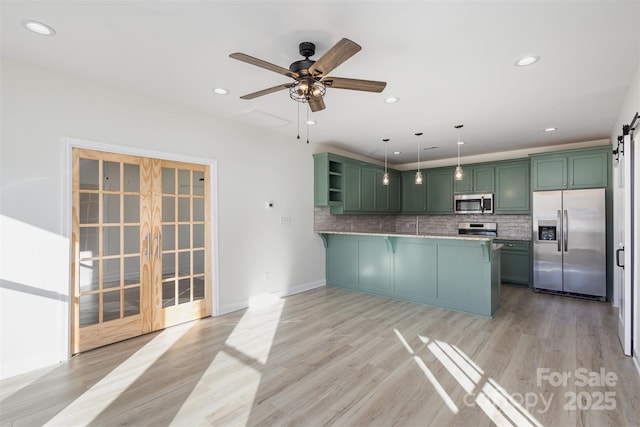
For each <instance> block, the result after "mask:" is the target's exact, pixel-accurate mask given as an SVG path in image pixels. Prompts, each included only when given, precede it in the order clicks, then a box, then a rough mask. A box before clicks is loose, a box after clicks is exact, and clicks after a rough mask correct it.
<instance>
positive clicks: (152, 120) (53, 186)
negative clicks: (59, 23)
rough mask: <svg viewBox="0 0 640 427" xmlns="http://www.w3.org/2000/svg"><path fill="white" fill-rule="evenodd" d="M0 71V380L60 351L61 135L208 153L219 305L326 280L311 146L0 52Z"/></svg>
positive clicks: (65, 250)
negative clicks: (214, 180) (286, 221)
mask: <svg viewBox="0 0 640 427" xmlns="http://www.w3.org/2000/svg"><path fill="white" fill-rule="evenodd" d="M1 71H2V74H1V84H2V86H1V90H2V99H1V123H0V124H1V127H2V131H1V132H2V133H1V150H0V157H1V158H0V165H1V167H0V180H1V181H0V186H1V188H2V195H1V199H0V203H1V204H0V214H1V216H0V220H1V223H0V242H1V243H0V278H1V279H2V283H1V287H0V299H1V301H0V308H1V313H0V322H1V325H0V333H1V337H2V349H1V353H0V357H1V372H0V378H6V377H9V376H12V375H15V374H18V373H21V372H25V371H28V370H33V369H36V368H40V367H44V366H47V365H51V364H54V363H56V362H58V361H60V360H64V359H65V358H66V357H67V354H68V353H67V352H68V338H69V337H68V330H69V325H68V318H69V307H68V295H69V286H70V282H69V277H68V271H69V263H70V259H69V243H68V235H66V233H68V231H67V230H68V229H69V218H65V217H64V215H63V212H64V206H63V204H64V192H65V191H67V190H66V188H64V186H63V183H64V178H65V173H66V171H65V170H64V167H63V165H64V164H65V158H64V144H63V142H62V138H63V137H73V138H81V139H84V140H90V141H97V142H102V143H109V144H115V145H120V146H129V147H136V148H139V149H145V150H153V151H156V152H163V153H176V154H178V155H186V156H195V157H204V158H208V159H215V160H217V169H218V183H219V185H218V188H217V191H218V212H217V214H218V245H219V246H218V252H219V271H218V277H219V304H220V308H221V311H223V312H224V311H229V310H232V309H235V308H241V307H243V306H245V305H246V304H247V301H248V299H249V298H250V297H251V296H252V295H256V294H260V293H265V292H272V293H278V294H287V293H291V292H294V291H298V290H301V289H305V288H308V287H313V286H319V285H322V284H323V283H324V278H325V276H324V247H323V245H322V242H321V240H320V238H319V237H318V236H316V235H315V234H314V233H313V158H312V155H311V154H312V152H313V149H314V148H313V146H312V145H307V144H305V143H303V142H300V141H298V140H296V139H293V138H287V137H284V136H282V135H279V134H276V133H274V132H271V131H268V130H264V129H261V128H257V127H252V126H247V125H243V124H240V123H237V122H235V121H227V120H222V119H218V118H215V117H211V116H208V115H205V114H202V113H200V112H196V111H191V110H187V109H184V108H181V107H178V106H172V105H168V104H165V103H161V102H157V101H154V100H151V99H148V98H143V97H140V96H137V95H135V94H132V93H126V92H123V91H120V90H118V89H114V88H109V87H104V86H99V85H96V84H94V83H91V82H88V81H79V80H75V79H73V78H71V77H67V76H63V75H59V74H54V73H51V72H48V71H44V70H41V69H38V68H34V67H31V66H29V65H26V64H22V63H18V62H15V61H12V60H9V59H6V58H3V59H2V70H1ZM268 200H272V201H274V202H275V207H274V208H273V209H270V210H267V209H265V207H264V204H265V202H266V201H268ZM280 217H290V218H291V225H290V226H281V225H280ZM265 272H269V276H270V279H269V280H265V278H264V273H265Z"/></svg>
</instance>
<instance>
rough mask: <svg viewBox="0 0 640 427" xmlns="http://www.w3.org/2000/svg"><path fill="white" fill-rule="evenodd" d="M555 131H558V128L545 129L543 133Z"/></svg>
mask: <svg viewBox="0 0 640 427" xmlns="http://www.w3.org/2000/svg"><path fill="white" fill-rule="evenodd" d="M556 130H558V128H545V129H544V132H553V131H556Z"/></svg>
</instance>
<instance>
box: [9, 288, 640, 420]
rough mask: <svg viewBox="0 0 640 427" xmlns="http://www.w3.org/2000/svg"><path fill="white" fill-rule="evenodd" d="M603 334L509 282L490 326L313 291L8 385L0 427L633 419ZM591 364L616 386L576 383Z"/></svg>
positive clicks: (579, 307) (581, 314) (592, 307)
mask: <svg viewBox="0 0 640 427" xmlns="http://www.w3.org/2000/svg"><path fill="white" fill-rule="evenodd" d="M615 325H616V319H615V310H614V309H613V308H611V306H610V305H609V304H604V303H599V302H592V301H585V300H578V299H571V298H565V297H557V296H551V295H543V294H535V293H533V292H531V291H529V290H527V289H523V288H511V287H503V302H502V309H501V311H500V312H499V313H498V315H497V316H496V317H495V318H494V319H487V318H482V317H478V316H474V315H468V314H463V313H458V312H453V311H449V310H445V309H438V308H433V307H428V306H422V305H417V304H411V303H407V302H402V301H396V300H391V299H386V298H381V297H375V296H371V295H366V294H361V293H356V292H351V291H347V290H343V289H337V288H332V287H327V288H319V289H316V290H313V291H309V292H305V293H302V294H298V295H294V296H291V297H289V298H286V299H282V300H278V301H276V302H274V303H273V304H271V305H269V306H265V307H258V308H251V309H248V310H243V311H240V312H236V313H232V314H229V315H226V316H222V317H218V318H208V319H203V320H200V321H197V322H191V323H189V324H185V325H179V326H177V327H174V328H169V329H167V330H165V331H162V332H158V333H154V334H149V335H146V336H143V337H139V338H135V339H132V340H128V341H126V342H122V343H118V344H114V345H111V346H108V347H103V348H100V349H97V350H93V351H90V352H86V353H84V354H81V355H78V356H76V357H75V358H73V359H71V360H70V361H68V362H66V363H63V364H61V365H59V366H56V367H53V368H50V369H47V370H43V371H40V372H35V373H31V374H27V375H22V376H20V377H16V378H13V379H9V380H7V381H5V382H3V383H2V384H1V386H2V394H1V396H0V397H1V399H2V403H1V406H0V410H1V413H0V425H2V426H8V425H14V426H21V425H26V426H36V425H62V426H75V425H95V426H113V425H153V426H164V425H179V426H183V425H184V426H191V425H216V426H244V425H249V426H280V425H294V426H299V425H303V426H321V425H340V426H369V425H374V426H378V425H380V426H445V425H455V426H474V427H476V426H489V425H493V424H498V425H518V426H521V425H545V426H573V425H579V426H604V425H614V426H628V425H638V424H639V423H640V409H638V408H640V378H639V375H638V373H637V371H636V369H635V367H634V365H633V362H632V360H631V358H628V357H625V356H623V355H622V353H621V348H620V344H619V343H618V338H617V336H616V333H615ZM541 369H542V370H541ZM544 369H546V370H545V371H543V370H544ZM580 369H582V370H580ZM601 369H602V370H603V371H604V373H605V374H606V375H609V377H611V376H612V375H615V376H616V378H617V379H616V381H615V385H613V384H609V385H600V384H597V385H592V386H585V387H583V386H581V385H580V381H579V380H580V379H581V376H580V374H591V373H594V374H591V375H595V376H596V377H598V378H599V374H600V371H601ZM576 370H579V371H578V377H576ZM543 372H546V373H548V374H549V375H550V376H551V378H552V379H555V378H556V377H558V376H560V375H563V374H564V375H565V376H566V375H567V374H568V375H570V377H569V378H567V381H566V384H565V385H564V386H563V385H557V384H552V383H550V382H549V381H547V380H539V378H538V373H543ZM573 396H575V397H576V398H577V399H575V400H574V399H573ZM534 398H536V399H538V400H537V402H536V401H535V400H534ZM541 398H544V402H545V403H543V401H542V400H540V399H541ZM572 400H573V402H572ZM565 406H568V408H565ZM572 406H575V410H573V409H571V407H572ZM579 408H582V410H581V409H579Z"/></svg>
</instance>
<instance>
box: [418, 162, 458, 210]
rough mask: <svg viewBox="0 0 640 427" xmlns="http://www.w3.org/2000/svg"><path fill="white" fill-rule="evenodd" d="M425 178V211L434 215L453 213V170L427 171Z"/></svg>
mask: <svg viewBox="0 0 640 427" xmlns="http://www.w3.org/2000/svg"><path fill="white" fill-rule="evenodd" d="M414 176H415V175H414ZM425 177H426V182H427V188H426V190H427V196H426V200H427V208H426V211H427V212H428V213H434V214H450V213H453V169H452V168H438V169H427V170H426V173H425ZM414 185H415V184H414Z"/></svg>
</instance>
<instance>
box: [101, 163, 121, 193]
mask: <svg viewBox="0 0 640 427" xmlns="http://www.w3.org/2000/svg"><path fill="white" fill-rule="evenodd" d="M102 174H103V175H104V183H103V184H102V185H103V187H102V189H103V190H104V191H120V163H115V162H104V163H102Z"/></svg>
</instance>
